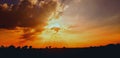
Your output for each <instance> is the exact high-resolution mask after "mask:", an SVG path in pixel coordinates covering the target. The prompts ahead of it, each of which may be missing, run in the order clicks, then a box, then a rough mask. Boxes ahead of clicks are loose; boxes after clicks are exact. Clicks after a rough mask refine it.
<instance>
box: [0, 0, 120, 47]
mask: <svg viewBox="0 0 120 58" xmlns="http://www.w3.org/2000/svg"><path fill="white" fill-rule="evenodd" d="M116 43H120V0H44V1H40V0H39V1H38V0H23V1H19V0H11V1H7V0H0V45H4V46H9V45H15V46H25V45H28V46H30V45H32V46H33V47H34V48H44V47H46V46H52V47H63V46H65V47H89V46H102V45H107V44H116Z"/></svg>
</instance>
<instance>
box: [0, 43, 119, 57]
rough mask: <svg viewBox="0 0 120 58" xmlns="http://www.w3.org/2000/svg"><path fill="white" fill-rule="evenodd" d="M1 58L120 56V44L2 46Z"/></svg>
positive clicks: (0, 49)
mask: <svg viewBox="0 0 120 58" xmlns="http://www.w3.org/2000/svg"><path fill="white" fill-rule="evenodd" d="M0 58H120V44H116V45H113V44H110V45H107V46H100V47H89V48H65V47H64V48H45V49H42V48H40V49H34V48H32V46H29V47H28V46H24V47H22V48H21V47H17V48H15V47H14V46H12V45H11V46H9V47H8V48H6V47H4V46H1V48H0Z"/></svg>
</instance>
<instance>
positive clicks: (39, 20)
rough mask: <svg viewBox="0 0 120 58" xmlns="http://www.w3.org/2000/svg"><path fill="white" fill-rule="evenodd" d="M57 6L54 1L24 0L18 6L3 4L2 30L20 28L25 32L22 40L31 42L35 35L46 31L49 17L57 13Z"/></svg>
mask: <svg viewBox="0 0 120 58" xmlns="http://www.w3.org/2000/svg"><path fill="white" fill-rule="evenodd" d="M43 2H44V3H43ZM41 3H42V5H41ZM57 5H58V2H57V1H52V0H51V1H49V2H48V1H44V0H43V1H42V0H39V1H38V0H22V1H19V2H18V3H17V4H10V3H9V2H8V3H3V4H2V3H1V4H0V29H7V30H14V29H17V27H19V28H20V29H21V30H23V32H24V34H22V36H21V38H24V39H25V40H26V39H27V40H30V38H32V37H33V36H34V35H35V34H37V33H38V32H39V33H40V32H42V31H43V30H44V27H45V26H46V25H47V21H48V20H49V19H48V18H49V16H50V15H51V14H52V13H53V12H55V11H56V8H57ZM33 30H34V31H33ZM28 38H29V39H28Z"/></svg>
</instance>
